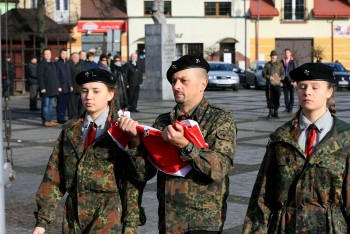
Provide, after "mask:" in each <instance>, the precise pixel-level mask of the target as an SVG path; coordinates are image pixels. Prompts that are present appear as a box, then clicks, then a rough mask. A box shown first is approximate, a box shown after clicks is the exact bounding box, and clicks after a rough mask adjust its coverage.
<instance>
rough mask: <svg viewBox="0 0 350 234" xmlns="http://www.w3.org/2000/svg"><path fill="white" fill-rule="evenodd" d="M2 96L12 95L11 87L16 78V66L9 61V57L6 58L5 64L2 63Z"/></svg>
mask: <svg viewBox="0 0 350 234" xmlns="http://www.w3.org/2000/svg"><path fill="white" fill-rule="evenodd" d="M2 72H3V83H4V84H3V94H5V95H7V96H8V95H12V96H13V95H14V93H13V89H14V88H13V86H14V83H13V82H14V79H15V78H16V66H15V64H14V63H13V62H12V61H11V56H7V57H6V62H5V63H3V68H2Z"/></svg>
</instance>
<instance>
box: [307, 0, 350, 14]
mask: <svg viewBox="0 0 350 234" xmlns="http://www.w3.org/2000/svg"><path fill="white" fill-rule="evenodd" d="M312 13H313V16H314V17H315V18H350V3H349V1H347V0H314V8H313V9H312Z"/></svg>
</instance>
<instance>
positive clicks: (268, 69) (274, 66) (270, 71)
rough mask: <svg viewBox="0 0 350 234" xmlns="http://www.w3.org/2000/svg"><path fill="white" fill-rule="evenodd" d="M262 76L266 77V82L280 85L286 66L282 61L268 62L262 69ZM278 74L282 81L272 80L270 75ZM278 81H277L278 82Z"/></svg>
mask: <svg viewBox="0 0 350 234" xmlns="http://www.w3.org/2000/svg"><path fill="white" fill-rule="evenodd" d="M262 76H263V77H264V78H265V79H266V81H267V82H266V84H273V85H280V83H281V81H282V80H283V79H284V68H283V64H282V63H280V62H275V63H273V62H271V61H270V62H267V63H266V64H265V67H264V68H263V70H262ZM270 76H274V77H275V79H276V76H278V77H279V78H280V81H277V80H275V81H270V80H269V77H270ZM276 82H277V83H276Z"/></svg>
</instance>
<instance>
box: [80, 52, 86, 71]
mask: <svg viewBox="0 0 350 234" xmlns="http://www.w3.org/2000/svg"><path fill="white" fill-rule="evenodd" d="M86 59H87V58H86V51H85V50H81V51H79V60H80V62H82V63H83V64H84V67H85V62H86Z"/></svg>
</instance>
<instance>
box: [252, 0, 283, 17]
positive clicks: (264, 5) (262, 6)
mask: <svg viewBox="0 0 350 234" xmlns="http://www.w3.org/2000/svg"><path fill="white" fill-rule="evenodd" d="M249 13H250V17H251V18H272V17H275V16H278V15H279V13H278V10H277V9H276V8H275V5H274V4H273V2H272V0H251V1H250V6H249Z"/></svg>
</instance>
